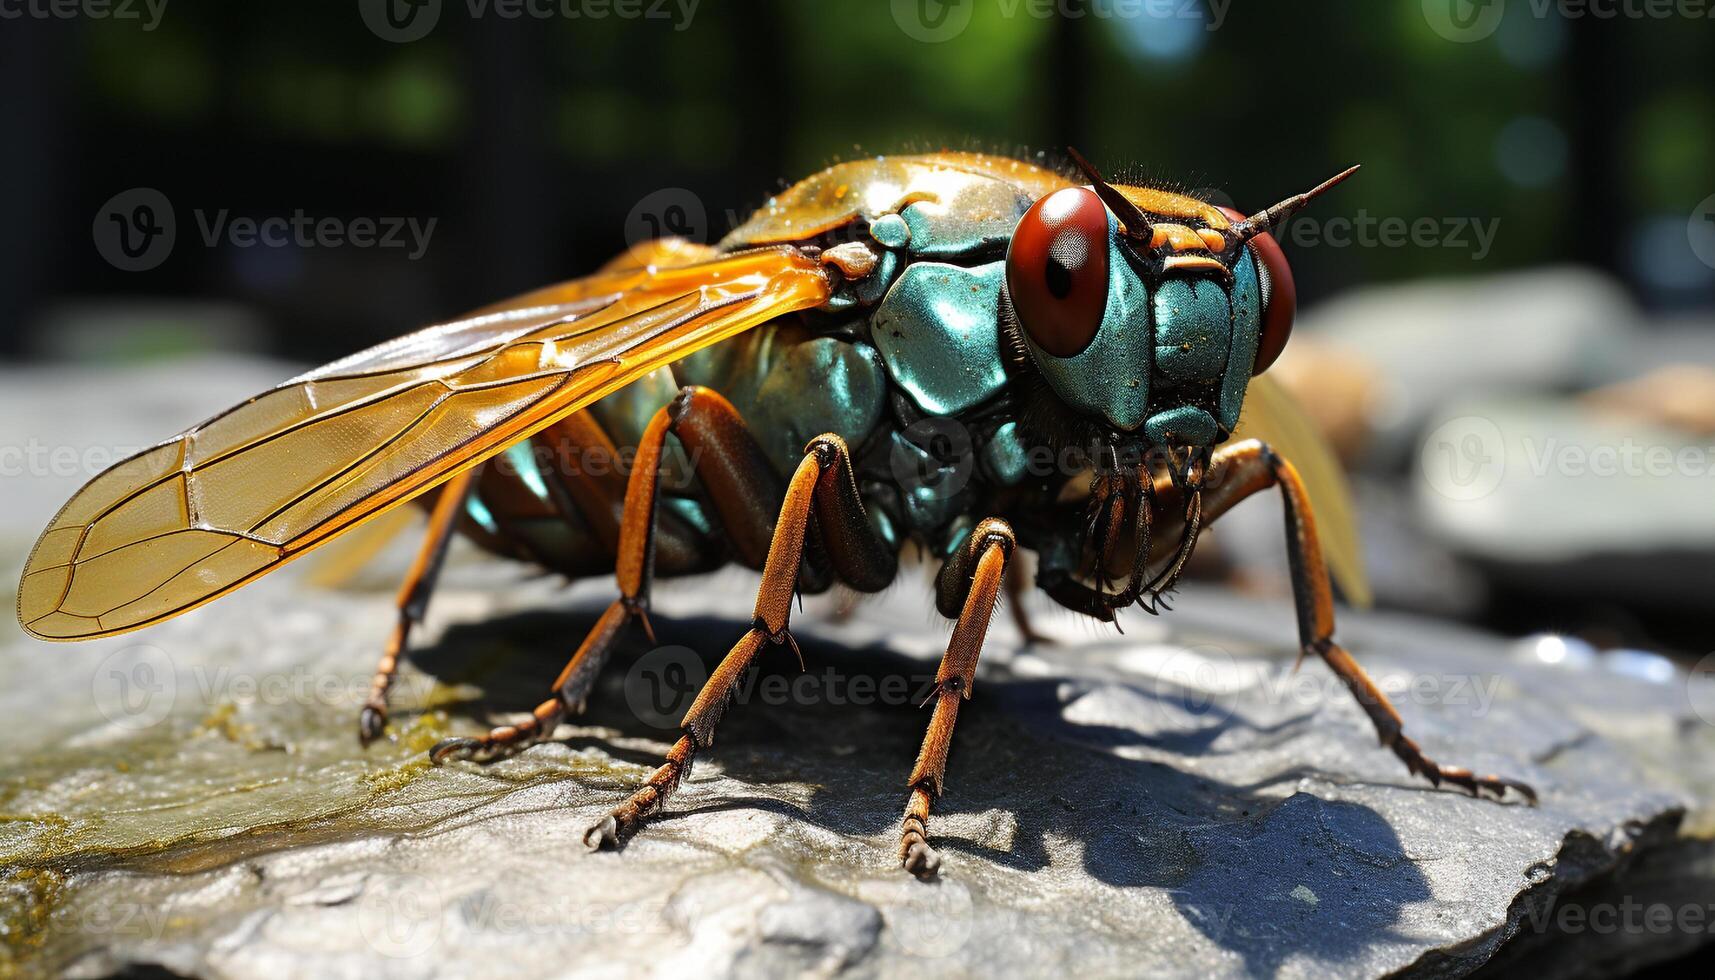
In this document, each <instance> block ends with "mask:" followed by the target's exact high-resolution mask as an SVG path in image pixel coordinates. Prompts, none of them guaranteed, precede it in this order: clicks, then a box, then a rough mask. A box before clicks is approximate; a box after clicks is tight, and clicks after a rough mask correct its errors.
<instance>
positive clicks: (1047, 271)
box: [1006, 187, 1108, 357]
mask: <svg viewBox="0 0 1715 980" xmlns="http://www.w3.org/2000/svg"><path fill="white" fill-rule="evenodd" d="M1006 287H1007V292H1008V294H1009V295H1010V296H1011V297H1012V307H1013V310H1014V311H1016V312H1017V314H1018V320H1019V323H1020V324H1022V325H1023V327H1024V330H1025V332H1026V333H1028V334H1030V339H1031V340H1032V341H1034V342H1035V343H1036V346H1038V347H1040V348H1042V349H1043V350H1044V351H1047V352H1048V353H1050V354H1052V355H1054V356H1055V357H1071V356H1073V355H1074V354H1078V353H1080V352H1082V351H1083V350H1084V349H1085V348H1086V347H1089V346H1090V341H1092V340H1094V339H1095V337H1096V331H1097V329H1099V328H1100V327H1101V325H1102V315H1103V314H1104V313H1105V312H1106V311H1107V305H1108V209H1107V205H1105V204H1103V203H1102V199H1101V198H1099V197H1097V196H1096V193H1095V192H1094V191H1092V190H1090V189H1089V188H1087V187H1067V188H1063V189H1061V190H1057V191H1055V192H1054V193H1052V194H1049V195H1048V196H1047V197H1044V198H1043V199H1042V200H1040V201H1037V202H1036V203H1035V204H1033V205H1031V207H1030V210H1028V211H1026V212H1025V213H1024V217H1023V218H1021V219H1020V220H1019V222H1018V228H1017V230H1016V231H1014V232H1013V235H1012V244H1011V246H1010V247H1009V248H1008V249H1007V253H1006Z"/></svg>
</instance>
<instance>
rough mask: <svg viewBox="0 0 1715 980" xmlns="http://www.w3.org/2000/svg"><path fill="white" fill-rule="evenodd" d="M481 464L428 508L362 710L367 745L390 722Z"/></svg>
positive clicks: (360, 726)
mask: <svg viewBox="0 0 1715 980" xmlns="http://www.w3.org/2000/svg"><path fill="white" fill-rule="evenodd" d="M480 469H481V467H477V466H473V467H471V468H469V469H467V470H465V471H464V472H462V473H459V474H458V475H457V476H454V477H453V478H452V479H450V480H448V481H447V482H446V483H445V484H443V485H442V487H441V495H440V497H438V498H437V499H436V500H435V506H434V509H433V510H431V511H430V512H429V529H428V533H426V534H425V535H424V536H423V546H422V548H421V549H420V550H419V551H418V552H417V560H416V561H414V562H412V563H411V570H410V571H409V572H407V573H406V574H405V582H404V584H403V585H401V586H400V587H399V598H398V606H399V621H398V623H397V624H395V625H394V627H393V635H392V636H390V637H388V639H387V648H386V649H385V650H384V651H382V653H381V662H380V663H379V664H377V665H376V667H375V679H374V680H372V681H370V682H369V699H368V700H367V701H365V702H364V703H363V711H362V712H361V713H360V714H359V715H358V716H357V737H358V740H359V741H361V742H362V743H363V744H364V745H368V744H369V743H370V742H372V741H374V740H375V739H376V738H379V737H380V735H381V730H382V729H383V728H385V727H386V725H387V691H388V689H389V688H391V687H392V686H393V678H394V677H395V676H396V675H397V674H398V673H399V657H400V655H401V654H403V653H404V652H405V642H406V640H408V639H409V638H410V635H411V628H412V627H413V626H416V625H417V624H419V623H421V622H422V621H423V615H424V614H425V613H426V612H428V609H429V596H430V595H431V594H432V593H433V592H434V591H435V580H436V579H437V578H439V577H440V573H441V562H442V561H443V560H444V559H445V558H446V556H447V545H448V543H449V542H451V541H452V537H453V528H454V527H455V526H456V525H457V524H458V518H459V514H461V513H463V512H464V505H465V499H466V498H467V497H469V496H470V491H471V487H472V486H474V485H475V482H476V481H475V478H476V474H477V471H478V470H480Z"/></svg>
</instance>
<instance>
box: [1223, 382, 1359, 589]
mask: <svg viewBox="0 0 1715 980" xmlns="http://www.w3.org/2000/svg"><path fill="white" fill-rule="evenodd" d="M1241 439H1261V440H1262V441H1264V442H1266V443H1268V444H1269V445H1270V446H1273V447H1274V449H1275V450H1276V451H1277V452H1279V453H1280V455H1282V456H1284V457H1286V458H1287V459H1290V460H1292V465H1293V466H1295V467H1297V468H1298V475H1299V476H1300V477H1302V478H1303V479H1304V486H1305V489H1306V490H1308V491H1309V493H1310V502H1311V504H1312V505H1314V506H1315V508H1316V527H1317V530H1318V531H1320V532H1321V537H1322V550H1323V553H1324V557H1325V558H1326V559H1327V561H1328V569H1329V572H1330V573H1331V574H1332V575H1333V576H1334V581H1335V582H1336V583H1337V584H1338V585H1339V586H1340V591H1341V592H1343V593H1345V596H1346V599H1347V601H1348V602H1350V603H1352V605H1354V606H1359V607H1367V606H1369V605H1370V603H1371V601H1372V594H1371V592H1370V580H1369V576H1368V575H1366V574H1365V572H1364V553H1363V545H1362V542H1361V541H1360V539H1359V537H1358V523H1357V508H1356V507H1355V506H1353V504H1352V491H1351V488H1350V487H1349V486H1348V485H1347V483H1346V471H1345V469H1344V468H1342V467H1341V466H1340V461H1339V460H1338V459H1336V458H1335V456H1334V451H1333V449H1331V448H1330V447H1329V446H1328V443H1327V442H1326V441H1325V440H1324V439H1323V438H1322V436H1321V434H1320V433H1319V432H1318V431H1317V429H1316V424H1315V423H1314V422H1312V421H1310V417H1309V416H1308V415H1306V414H1304V410H1303V409H1302V408H1299V407H1298V403H1297V402H1296V401H1294V400H1293V398H1292V396H1291V395H1289V394H1287V392H1286V389H1285V388H1282V387H1281V386H1280V385H1279V384H1278V383H1276V382H1275V381H1273V380H1271V379H1270V378H1269V376H1268V375H1266V374H1264V375H1259V376H1258V377H1255V378H1252V379H1251V384H1250V390H1248V391H1247V392H1246V393H1245V410H1244V415H1243V417H1242V418H1240V420H1239V427H1238V430H1237V431H1236V432H1235V433H1234V434H1233V440H1234V441H1238V440H1241Z"/></svg>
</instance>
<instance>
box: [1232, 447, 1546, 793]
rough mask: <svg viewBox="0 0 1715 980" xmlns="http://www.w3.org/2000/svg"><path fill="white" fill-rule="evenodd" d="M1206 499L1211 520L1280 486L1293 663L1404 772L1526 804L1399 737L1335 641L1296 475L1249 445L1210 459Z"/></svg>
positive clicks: (1382, 699) (1383, 702)
mask: <svg viewBox="0 0 1715 980" xmlns="http://www.w3.org/2000/svg"><path fill="white" fill-rule="evenodd" d="M1208 485H1209V489H1208V490H1206V491H1205V494H1206V495H1207V496H1208V497H1209V501H1208V506H1207V508H1206V509H1205V516H1206V517H1207V519H1208V520H1213V519H1214V518H1215V517H1216V516H1218V515H1220V514H1221V513H1223V512H1225V511H1226V510H1228V509H1230V508H1231V507H1232V506H1233V505H1234V504H1235V503H1237V502H1238V501H1240V500H1242V499H1244V498H1245V497H1248V496H1250V495H1252V494H1254V493H1256V492H1258V491H1260V490H1263V489H1266V488H1267V487H1270V486H1274V487H1279V488H1280V492H1281V497H1282V499H1283V501H1284V503H1285V510H1286V546H1287V556H1288V559H1289V561H1290V563H1291V569H1292V594H1293V599H1294V602H1295V604H1296V605H1297V608H1298V636H1299V645H1300V651H1299V657H1300V658H1302V657H1303V656H1305V655H1306V654H1309V653H1315V654H1316V655H1317V656H1319V657H1321V658H1322V661H1323V662H1324V663H1326V664H1327V665H1328V668H1329V669H1330V670H1332V671H1333V672H1334V674H1335V676H1337V677H1339V678H1340V680H1341V681H1342V682H1343V683H1344V684H1345V685H1346V689H1347V690H1349V691H1351V692H1352V696H1353V697H1354V698H1356V699H1357V701H1358V704H1359V705H1360V706H1361V707H1362V708H1363V709H1364V713H1365V714H1367V715H1369V717H1370V721H1371V722H1372V723H1373V724H1374V725H1375V727H1376V734H1377V735H1379V736H1380V737H1381V742H1382V744H1383V745H1385V746H1387V747H1388V748H1390V749H1392V750H1393V753H1394V754H1395V755H1397V756H1399V758H1400V761H1402V762H1404V763H1405V767H1406V769H1407V770H1409V771H1410V772H1412V773H1414V774H1417V775H1421V776H1422V777H1423V778H1425V779H1427V780H1429V782H1430V783H1431V784H1433V785H1436V786H1439V785H1441V783H1442V782H1443V781H1445V782H1449V783H1452V784H1453V785H1455V786H1459V787H1461V788H1463V789H1464V790H1466V791H1467V792H1469V793H1471V794H1472V795H1473V796H1475V795H1479V794H1481V793H1483V792H1485V791H1486V792H1489V793H1492V794H1494V795H1495V796H1496V797H1497V798H1499V797H1502V796H1505V795H1506V791H1507V790H1509V789H1510V790H1513V791H1514V792H1516V793H1518V794H1519V795H1520V796H1523V797H1525V798H1526V799H1527V800H1530V801H1531V802H1535V801H1536V791H1535V790H1533V789H1531V788H1530V787H1529V786H1527V785H1526V784H1524V783H1521V782H1518V781H1517V780H1513V779H1504V778H1502V777H1500V776H1492V775H1489V776H1478V775H1474V774H1472V772H1471V771H1470V770H1469V769H1463V768H1460V767H1457V766H1444V765H1442V764H1440V763H1438V762H1436V761H1434V760H1433V759H1430V758H1429V757H1428V756H1426V755H1424V754H1423V750H1422V749H1420V748H1419V747H1418V745H1417V743H1416V742H1414V741H1413V740H1412V739H1410V738H1409V737H1407V736H1406V735H1405V733H1404V731H1403V724H1404V723H1403V721H1402V720H1401V719H1400V716H1399V712H1398V711H1396V710H1395V709H1394V706H1393V704H1392V703H1391V702H1390V701H1389V700H1388V697H1387V695H1386V694H1384V693H1382V690H1381V689H1380V688H1378V687H1377V686H1376V684H1375V682H1374V681H1372V680H1371V679H1370V676H1369V675H1368V674H1366V673H1364V669H1363V668H1362V667H1360V666H1358V662H1357V661H1356V660H1354V659H1352V655H1351V654H1350V653H1347V652H1346V650H1345V648H1343V647H1341V646H1340V645H1339V644H1338V643H1336V642H1334V599H1333V591H1332V589H1331V587H1330V586H1329V583H1328V568H1327V564H1326V563H1325V562H1324V560H1323V557H1322V546H1321V543H1320V541H1319V540H1318V538H1317V535H1316V518H1315V515H1314V514H1312V513H1311V510H1310V499H1309V496H1308V494H1307V493H1306V492H1305V490H1304V484H1303V483H1302V482H1301V481H1300V480H1299V478H1298V471H1297V470H1296V469H1295V468H1294V467H1293V465H1292V464H1291V463H1290V462H1288V461H1287V460H1285V459H1283V458H1281V457H1280V456H1277V455H1275V453H1274V451H1273V450H1272V449H1270V448H1269V447H1268V445H1267V444H1266V443H1263V442H1261V441H1258V440H1255V439H1252V440H1248V441H1246V442H1242V443H1239V444H1237V445H1235V446H1231V447H1229V448H1227V449H1224V450H1222V451H1220V452H1218V453H1216V454H1215V457H1214V459H1213V461H1212V462H1211V464H1210V471H1209V477H1208Z"/></svg>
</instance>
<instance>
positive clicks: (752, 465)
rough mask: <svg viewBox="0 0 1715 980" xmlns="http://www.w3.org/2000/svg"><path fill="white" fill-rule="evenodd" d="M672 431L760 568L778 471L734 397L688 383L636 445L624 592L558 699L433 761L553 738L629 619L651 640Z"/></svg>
mask: <svg viewBox="0 0 1715 980" xmlns="http://www.w3.org/2000/svg"><path fill="white" fill-rule="evenodd" d="M669 434H671V435H673V436H675V437H676V438H678V440H679V442H680V444H681V445H682V446H684V448H685V450H686V453H687V455H688V456H689V457H690V458H691V460H692V461H693V469H694V470H695V471H696V474H697V477H698V479H699V481H701V483H702V484H703V486H704V488H705V490H706V491H707V492H708V494H709V497H710V500H711V501H712V502H713V504H714V506H715V510H716V512H717V513H718V514H719V515H720V518H721V523H722V526H723V528H724V529H725V531H726V533H727V535H728V536H729V537H730V538H731V539H732V542H733V545H734V548H735V550H736V552H737V554H738V558H739V560H740V561H741V562H746V561H747V559H748V557H749V556H752V555H755V556H757V557H756V561H755V565H756V566H757V567H760V566H761V564H762V558H763V557H764V556H765V555H766V542H767V541H768V540H769V537H770V536H771V535H772V534H773V530H774V522H773V514H772V511H773V508H774V503H773V501H776V500H778V499H779V489H778V486H779V477H778V476H776V475H775V472H774V470H773V469H772V468H771V467H770V464H769V463H768V460H767V458H766V457H765V456H764V455H763V452H762V449H761V447H759V446H757V444H756V440H755V439H754V438H752V437H751V435H750V432H749V430H748V429H746V428H745V425H744V420H743V419H742V418H741V417H740V416H739V413H738V409H737V408H734V407H733V405H732V403H731V402H729V401H727V400H726V399H725V398H723V397H721V396H720V394H718V393H717V392H715V391H713V390H712V389H709V388H702V387H696V386H692V387H688V388H686V389H685V390H683V391H681V392H680V393H679V396H678V397H677V398H675V399H674V400H673V402H672V404H670V405H668V406H666V407H665V408H663V409H661V410H660V411H658V412H656V413H655V415H654V417H653V418H651V419H650V421H649V425H648V427H647V428H646V429H644V432H643V437H642V438H641V439H640V440H639V441H638V446H637V455H636V457H635V459H634V461H633V463H632V467H631V474H630V477H629V479H628V482H627V484H626V490H625V501H624V509H623V513H622V514H621V516H620V518H619V530H618V542H617V545H616V549H617V557H616V558H615V561H614V578H615V579H616V580H617V582H618V585H619V598H618V599H616V600H614V602H613V603H612V604H611V605H609V606H608V607H607V610H606V611H605V612H603V613H602V615H601V618H600V619H598V620H597V621H596V624H595V626H594V627H592V628H591V629H590V632H589V635H587V636H586V637H584V641H583V643H582V644H580V645H579V646H578V649H577V651H576V652H575V653H573V654H572V658H571V660H570V661H568V662H567V663H566V666H565V669H564V670H562V671H561V672H560V676H559V677H558V678H557V679H556V680H555V681H554V695H553V696H552V697H550V698H548V699H547V700H546V701H543V702H542V703H541V704H539V705H537V706H536V708H535V710H534V711H532V712H531V716H530V717H529V718H528V719H526V720H525V721H523V722H521V723H519V724H517V725H504V726H501V727H499V728H495V729H493V730H492V731H490V732H489V733H488V734H487V735H485V736H483V737H482V738H449V739H446V740H444V741H442V742H441V743H440V744H438V745H436V746H435V747H434V748H432V749H430V750H429V758H430V760H431V761H433V762H436V763H440V762H444V761H446V760H447V759H450V758H454V757H459V758H475V759H480V760H487V759H491V758H494V757H496V756H497V755H499V754H501V753H503V752H506V751H510V750H514V749H517V748H522V747H523V746H524V745H526V744H527V743H529V742H531V741H534V740H536V739H538V738H542V737H544V736H546V735H547V734H549V733H551V732H552V731H553V730H554V728H555V726H557V725H558V724H559V723H560V721H561V719H563V718H564V717H566V715H567V714H568V713H577V712H579V711H582V710H583V706H584V702H585V700H586V699H587V698H588V697H589V692H590V689H591V688H592V687H593V686H594V685H595V681H596V678H597V677H598V676H599V675H600V674H601V669H602V667H603V665H605V664H606V662H607V659H608V657H609V655H610V654H611V653H612V652H613V649H614V646H615V645H616V643H617V641H618V639H619V637H620V636H621V635H622V634H623V632H624V628H625V627H626V626H627V625H628V624H630V623H631V622H633V621H635V622H637V623H639V624H640V625H642V627H643V628H644V631H645V632H646V633H647V634H648V635H649V637H650V639H651V640H653V638H654V631H653V629H651V628H650V626H649V617H648V609H649V587H650V584H651V582H652V581H653V579H654V574H655V549H656V537H657V535H656V517H657V509H656V496H657V491H658V490H659V487H660V476H661V473H660V471H661V457H662V452H663V450H664V448H665V444H666V441H667V436H668V435H669ZM595 503H599V501H596V502H595ZM758 542H761V544H760V545H759V544H758Z"/></svg>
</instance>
